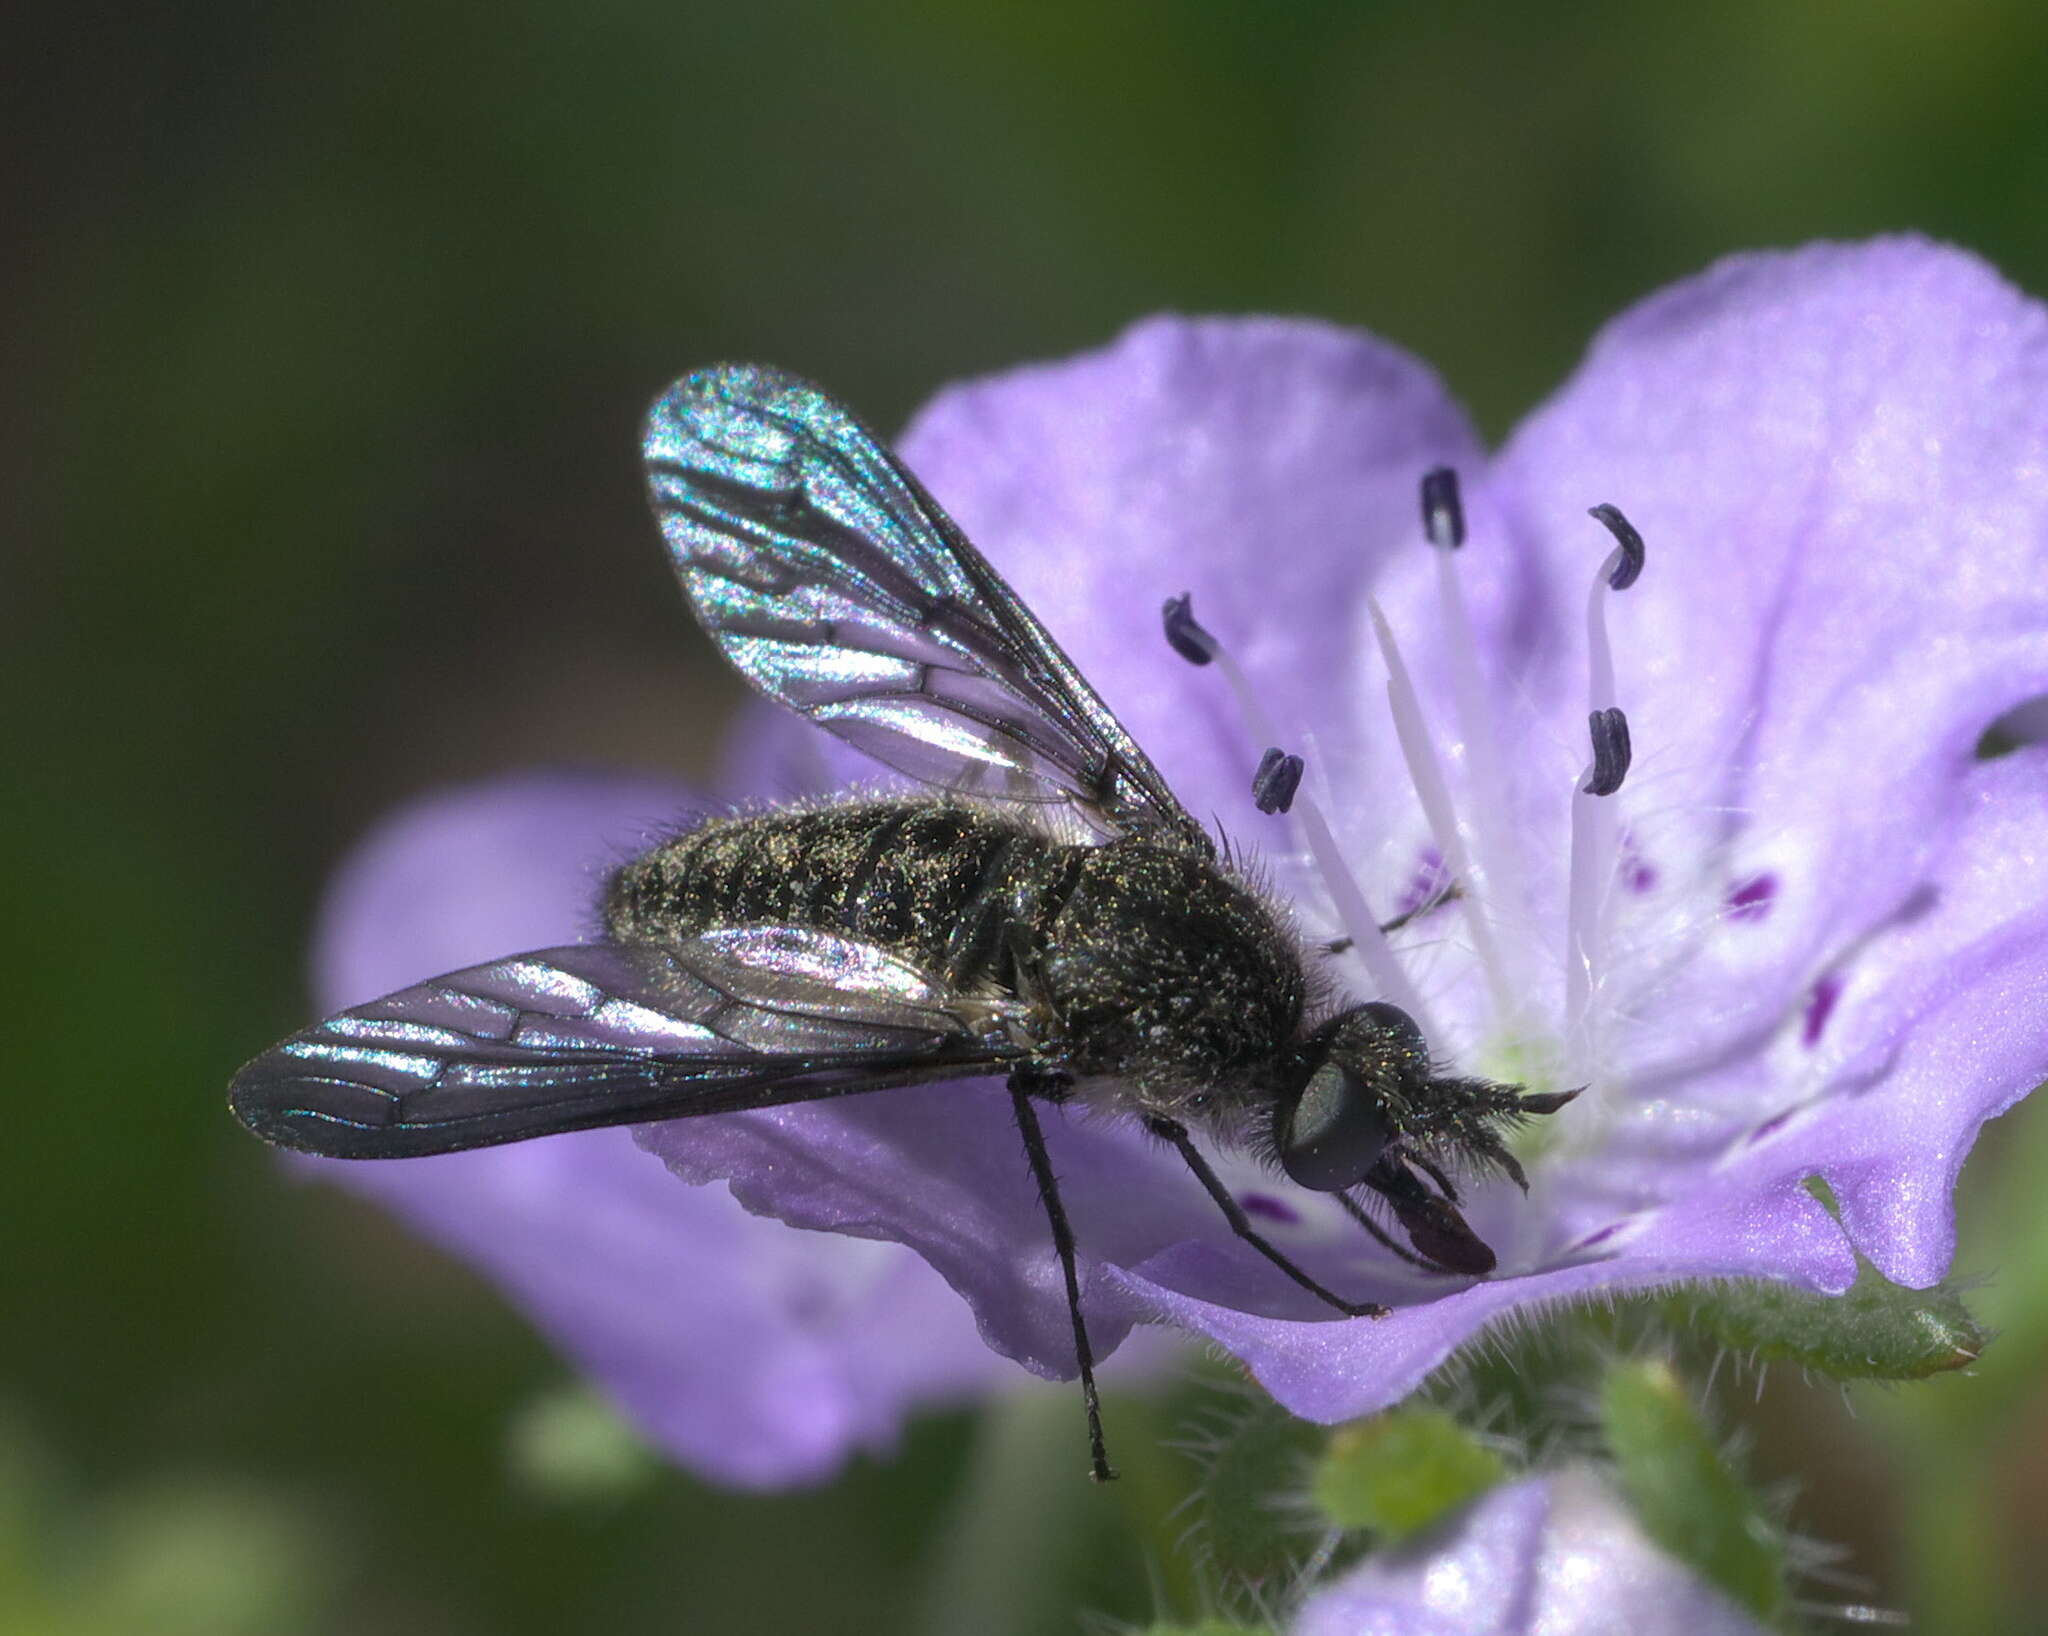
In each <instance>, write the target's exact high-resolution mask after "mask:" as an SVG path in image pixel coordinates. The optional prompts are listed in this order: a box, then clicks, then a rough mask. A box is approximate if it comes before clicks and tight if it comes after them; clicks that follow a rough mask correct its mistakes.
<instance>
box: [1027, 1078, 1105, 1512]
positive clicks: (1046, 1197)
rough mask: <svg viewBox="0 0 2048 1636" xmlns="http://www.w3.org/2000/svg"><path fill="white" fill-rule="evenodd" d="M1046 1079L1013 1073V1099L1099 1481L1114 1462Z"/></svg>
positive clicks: (1093, 1469)
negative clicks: (1062, 1283) (1041, 1100)
mask: <svg viewBox="0 0 2048 1636" xmlns="http://www.w3.org/2000/svg"><path fill="white" fill-rule="evenodd" d="M1038 1083H1040V1081H1039V1078H1038V1076H1037V1075H1035V1074H1033V1073H1031V1072H1030V1071H1028V1070H1025V1071H1020V1072H1018V1073H1016V1074H1013V1075H1011V1076H1010V1105H1011V1106H1012V1107H1013V1108H1015V1109H1016V1111H1017V1129H1018V1130H1019V1131H1020V1132H1021V1133H1022V1134H1023V1137H1024V1154H1025V1157H1026V1158H1028V1159H1029V1160H1030V1161H1031V1174H1032V1177H1033V1178H1034V1179H1035V1180H1036V1181H1037V1183H1038V1198H1039V1202H1040V1203H1042V1204H1043V1205H1044V1206H1045V1217H1046V1220H1047V1221H1049V1222H1050V1223H1051V1224H1052V1247H1053V1249H1054V1250H1056V1251H1057V1252H1058V1253H1059V1258H1060V1271H1061V1273H1063V1274H1064V1275H1065V1277H1066V1281H1067V1311H1068V1313H1069V1314H1070V1315H1071V1316H1072V1318H1073V1320H1074V1361H1075V1363H1076V1364H1078V1365H1079V1366H1080V1371H1081V1401H1082V1402H1083V1403H1084V1404H1086V1405H1087V1409H1088V1471H1089V1475H1090V1476H1092V1477H1093V1478H1094V1479H1095V1480H1096V1481H1097V1482H1098V1483H1106V1482H1109V1481H1111V1480H1112V1479H1114V1478H1115V1476H1116V1472H1115V1470H1114V1469H1113V1468H1112V1467H1111V1465H1110V1463H1109V1447H1108V1445H1107V1444H1106V1443H1104V1441H1103V1437H1102V1399H1101V1398H1100V1397H1098V1396H1097V1395H1096V1391H1095V1349H1094V1348H1093V1347H1091V1346H1090V1345H1089V1344H1088V1325H1087V1324H1086V1323H1085V1322H1084V1321H1083V1319H1082V1317H1081V1280H1080V1277H1079V1275H1078V1274H1077V1273H1076V1272H1075V1271H1074V1231H1073V1229H1072V1228H1071V1227H1069V1226H1068V1225H1067V1209H1066V1206H1065V1205H1063V1204H1061V1203H1060V1184H1059V1182H1058V1180H1057V1179H1056V1178H1055V1177H1054V1176H1053V1173H1052V1159H1051V1158H1050V1157H1049V1156H1048V1155H1047V1153H1046V1151H1045V1133H1044V1132H1043V1131H1042V1130H1040V1129H1039V1125H1038V1110H1037V1109H1036V1108H1034V1107H1033V1106H1032V1105H1031V1091H1030V1087H1031V1086H1033V1085H1035V1084H1038Z"/></svg>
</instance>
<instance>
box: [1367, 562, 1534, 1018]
mask: <svg viewBox="0 0 2048 1636" xmlns="http://www.w3.org/2000/svg"><path fill="white" fill-rule="evenodd" d="M1366 607H1367V609H1368V611H1369V612H1370V613H1371V614H1372V628H1373V634H1374V636H1375V637H1376V638H1378V641H1379V645H1380V655H1381V657H1382V658H1384V659H1385V660H1386V665H1387V707H1388V709H1389V710H1391V711H1392V713H1393V717H1394V736H1395V738H1396V739H1397V740H1398V741H1399V742H1400V745H1401V757H1402V759H1403V760H1404V761H1405V762H1406V763H1407V764H1408V778H1409V781H1410V782H1411V783H1412V784H1413V785H1414V786H1415V794H1416V797H1417V799H1419V800H1420V801H1421V803H1422V812H1423V816H1424V817H1425V818H1426V819H1428V821H1429V828H1430V834H1431V836H1432V838H1433V839H1434V840H1435V841H1436V845H1437V850H1438V851H1439V852H1440V853H1442V855H1443V859H1444V862H1445V863H1446V864H1447V865H1448V866H1449V867H1450V872H1451V878H1452V879H1453V880H1456V881H1459V882H1465V883H1469V882H1471V881H1472V879H1473V869H1472V859H1471V855H1470V853H1469V852H1468V851H1467V849H1466V846H1465V837H1464V835H1463V833H1462V832H1461V831H1460V830H1459V828H1458V814H1457V809H1456V808H1455V807H1454V806H1453V805H1452V803H1451V790H1450V785H1449V783H1448V782H1447V781H1446V780H1445V778H1444V770H1443V765H1442V763H1441V762H1439V761H1438V760H1437V756H1436V747H1435V746H1434V745H1433V744H1432V743H1431V742H1430V737H1429V726H1428V724H1427V723H1426V722H1425V721H1424V720H1423V716H1422V701H1421V699H1420V698H1419V697H1418V696H1417V694H1416V692H1415V681H1414V678H1413V677H1411V676H1410V675H1409V673H1408V665H1407V662H1406V661H1405V660H1404V659H1403V658H1402V657H1401V649H1400V645H1399V644H1398V643H1397V642H1395V640H1394V631H1393V627H1392V626H1390V625H1389V624H1388V623H1387V616H1386V614H1385V613H1384V612H1383V611H1382V610H1381V608H1380V605H1379V600H1378V599H1377V598H1375V597H1368V598H1367V599H1366ZM1459 901H1460V903H1461V904H1462V905H1463V907H1464V910H1465V923H1466V925H1467V926H1469V927H1470V928H1471V932H1472V949H1473V952H1474V953H1475V954H1476V955H1477V956H1478V957H1479V967H1480V970H1481V971H1482V972H1483V973H1484V974H1485V977H1486V986H1487V990H1488V992H1489V993H1490V994H1491V995H1492V996H1493V1006H1494V1013H1495V1015H1496V1016H1498V1017H1501V1018H1503V1019H1505V1018H1506V1017H1508V1016H1510V1015H1511V1014H1512V1007H1513V1003H1514V989H1513V987H1512V985H1511V984H1510V983H1509V981H1508V975H1507V969H1506V967H1505V966H1504V965H1503V964H1502V963H1501V957H1500V948H1499V946H1498V945H1497V944H1496V943H1495V941H1494V936H1493V927H1492V924H1491V923H1490V922H1489V920H1488V919H1487V916H1486V912H1485V909H1484V906H1483V905H1482V904H1481V903H1480V902H1479V901H1478V895H1477V893H1476V892H1475V891H1473V890H1471V889H1470V888H1469V886H1468V889H1467V891H1466V893H1465V895H1464V896H1463V897H1462V898H1461V899H1460V900H1459Z"/></svg>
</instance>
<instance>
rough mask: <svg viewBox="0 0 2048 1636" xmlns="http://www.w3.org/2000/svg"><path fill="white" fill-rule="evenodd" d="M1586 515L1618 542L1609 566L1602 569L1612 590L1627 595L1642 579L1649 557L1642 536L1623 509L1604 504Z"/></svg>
mask: <svg viewBox="0 0 2048 1636" xmlns="http://www.w3.org/2000/svg"><path fill="white" fill-rule="evenodd" d="M1586 515H1587V516H1588V517H1591V518H1592V519H1593V520H1594V521H1595V522H1596V523H1598V524H1599V525H1600V526H1601V527H1602V528H1604V529H1606V530H1607V532H1608V533H1610V534H1612V535H1613V536H1614V539H1615V546H1614V549H1613V551H1611V552H1610V553H1608V557H1607V565H1606V567H1605V568H1604V569H1602V572H1603V573H1605V574H1606V576H1607V588H1608V590H1610V591H1626V590H1627V589H1628V588H1629V587H1630V586H1631V585H1633V584H1635V582H1636V580H1637V578H1638V577H1639V576H1640V575H1641V573H1642V571H1643V561H1644V559H1645V557H1646V556H1647V555H1648V553H1647V552H1645V551H1644V549H1643V537H1642V535H1640V534H1638V533H1637V532H1636V525H1635V524H1634V523H1632V522H1630V521H1629V520H1628V519H1627V518H1626V517H1624V516H1623V515H1622V514H1621V507H1619V506H1610V505H1608V504H1607V503H1606V502H1605V501H1604V500H1603V501H1602V502H1601V503H1600V504H1599V505H1597V506H1592V507H1589V508H1588V510H1587V512H1586Z"/></svg>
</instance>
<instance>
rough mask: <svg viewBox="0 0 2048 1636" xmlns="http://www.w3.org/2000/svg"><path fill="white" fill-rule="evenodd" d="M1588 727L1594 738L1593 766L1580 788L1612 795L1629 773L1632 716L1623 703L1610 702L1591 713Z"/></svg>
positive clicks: (1594, 793)
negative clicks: (1626, 713)
mask: <svg viewBox="0 0 2048 1636" xmlns="http://www.w3.org/2000/svg"><path fill="white" fill-rule="evenodd" d="M1586 727H1587V730H1588V731H1589V732H1590V733H1591V735H1592V739H1593V770H1592V773H1591V775H1590V776H1589V777H1588V778H1587V779H1586V781H1585V783H1583V784H1581V785H1580V786H1579V789H1580V791H1581V792H1582V793H1583V794H1586V795H1612V794H1613V793H1614V792H1615V791H1616V790H1618V789H1620V788H1621V781H1622V780H1623V779H1624V778H1626V777H1628V764H1629V757H1630V750H1629V742H1628V717H1626V716H1624V715H1623V714H1622V713H1621V707H1620V706H1619V705H1610V706H1609V707H1608V708H1607V709H1605V710H1595V711H1594V712H1593V713H1592V714H1591V715H1590V716H1588V717H1587V718H1586Z"/></svg>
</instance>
